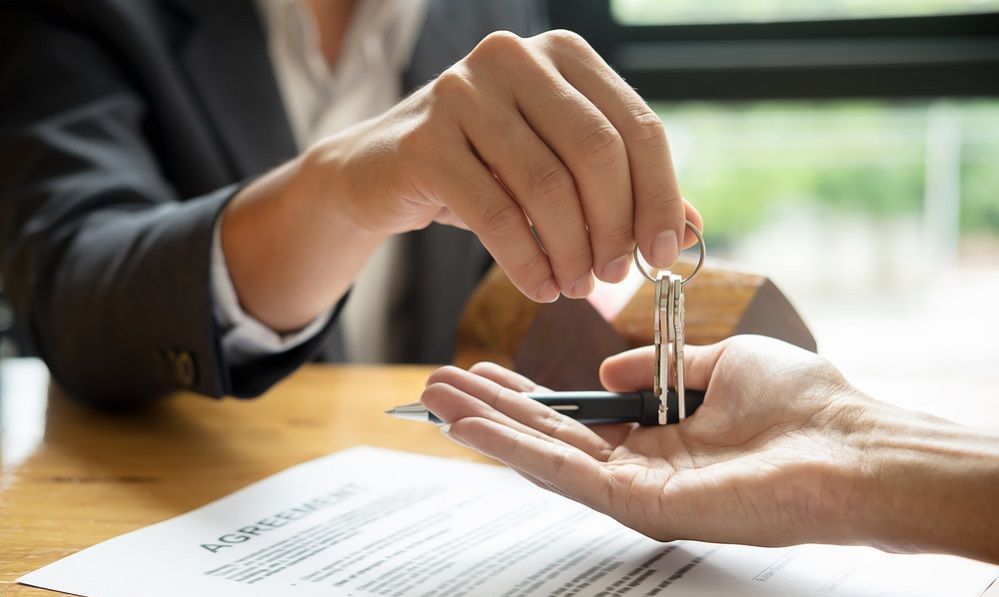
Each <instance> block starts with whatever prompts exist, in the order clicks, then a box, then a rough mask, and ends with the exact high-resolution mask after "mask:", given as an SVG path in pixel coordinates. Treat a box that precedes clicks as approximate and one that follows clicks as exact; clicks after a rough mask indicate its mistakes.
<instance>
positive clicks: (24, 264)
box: [0, 0, 541, 401]
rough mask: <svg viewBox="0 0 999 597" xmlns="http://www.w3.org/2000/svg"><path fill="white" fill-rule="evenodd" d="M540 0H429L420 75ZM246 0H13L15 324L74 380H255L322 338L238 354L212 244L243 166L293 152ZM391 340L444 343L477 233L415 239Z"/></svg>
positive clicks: (407, 351) (444, 350) (156, 388)
mask: <svg viewBox="0 0 999 597" xmlns="http://www.w3.org/2000/svg"><path fill="white" fill-rule="evenodd" d="M539 13H540V11H539V10H538V7H537V6H535V3H534V2H532V1H531V0H517V1H510V0H503V1H489V0H431V1H430V6H429V12H428V18H427V21H426V24H425V27H424V30H423V33H422V35H421V37H420V39H419V41H418V43H417V46H416V50H415V53H414V57H413V62H412V64H411V67H410V69H409V71H408V72H407V73H406V75H405V81H404V83H405V88H406V89H413V88H414V87H416V86H419V85H421V84H422V83H424V82H426V81H428V80H430V79H431V78H433V77H434V76H435V75H436V74H437V73H439V72H440V71H442V70H444V69H445V68H447V67H448V66H449V65H450V64H452V63H453V62H455V61H456V60H458V59H459V58H461V56H463V55H464V54H465V53H466V52H468V51H469V50H470V49H471V48H472V47H473V46H474V45H475V43H476V42H478V41H479V40H480V39H481V38H482V37H484V36H485V35H486V34H488V33H489V32H491V31H494V30H497V29H509V30H513V31H516V32H520V33H523V34H527V33H532V32H535V31H537V30H538V29H539V28H540V23H541V21H540V19H539V17H540V14H539ZM295 152H296V149H295V146H294V142H293V138H292V134H291V131H290V128H289V125H288V121H287V118H286V116H285V113H284V109H283V107H282V103H281V99H280V95H279V92H278V89H277V84H276V82H275V79H274V75H273V73H272V71H271V65H270V62H269V59H268V55H267V50H266V42H265V38H264V31H263V28H262V24H261V23H260V21H259V19H258V16H257V14H256V11H255V3H254V2H253V1H252V0H62V1H56V0H24V1H20V2H18V1H10V0H0V251H2V253H0V259H2V277H3V282H4V287H5V290H6V292H7V293H8V294H9V295H10V298H11V302H12V304H13V305H14V309H15V312H16V314H17V317H18V322H19V324H20V325H21V326H22V327H23V328H24V329H25V330H26V331H27V332H28V336H29V338H30V339H31V341H32V343H33V348H34V350H35V351H37V352H38V354H40V355H41V356H42V357H43V358H44V359H45V361H46V362H47V363H48V365H49V367H50V368H51V371H52V373H53V375H54V377H55V378H56V379H57V380H58V381H59V382H60V383H61V384H62V385H63V386H65V387H66V388H68V389H69V390H70V391H71V392H72V393H75V394H77V395H79V396H83V397H89V398H91V399H95V400H101V401H122V400H135V399H140V398H145V397H150V396H155V395H158V394H161V393H163V392H165V391H169V390H173V389H177V388H187V389H192V390H195V391H198V392H201V393H203V394H207V395H211V396H220V395H224V394H230V395H237V396H252V395H256V394H259V393H260V392H262V391H264V390H265V389H267V388H268V387H269V386H270V385H271V384H273V383H274V382H275V381H277V380H279V379H281V378H282V377H283V376H285V375H287V374H288V373H289V372H291V371H292V370H294V369H295V368H296V367H297V366H298V365H300V364H301V363H302V362H303V361H306V360H309V359H311V358H313V357H314V356H315V355H316V354H318V353H320V352H322V351H326V352H327V356H329V357H331V358H333V359H335V358H337V357H338V352H340V351H339V350H338V349H337V343H336V342H332V341H331V340H330V338H332V337H335V335H336V332H335V329H333V328H335V327H336V325H335V318H334V323H333V324H331V326H329V327H328V329H327V330H325V331H324V332H323V333H322V334H320V335H319V337H317V338H315V339H314V340H312V341H310V342H308V343H306V344H305V345H303V346H300V347H298V348H296V349H294V350H292V351H290V352H287V353H284V354H280V355H276V356H273V357H270V358H267V359H264V360H263V361H262V362H259V363H255V364H254V365H253V366H250V367H244V368H235V367H231V366H230V365H228V364H227V363H226V362H225V358H224V355H223V354H222V352H221V350H220V343H219V330H218V329H217V328H216V325H215V322H214V320H213V316H212V305H211V290H210V279H209V278H210V277H209V273H210V245H211V239H212V231H213V226H214V223H215V220H216V218H217V217H218V215H219V213H220V210H221V209H222V208H223V207H224V205H225V204H226V202H227V201H228V200H229V199H230V198H231V197H232V196H233V194H234V193H235V192H236V191H237V190H238V189H239V188H240V185H242V184H245V181H247V180H248V179H251V178H252V177H254V176H256V175H259V174H261V173H263V172H264V171H266V170H268V169H269V168H272V167H274V166H276V165H277V164H279V163H281V162H282V161H284V160H287V159H289V158H290V157H292V156H293V155H294V154H295ZM407 242H408V256H409V258H410V260H411V263H410V267H409V268H408V270H409V271H408V276H409V277H410V280H409V286H408V288H409V290H408V294H407V296H406V300H405V302H404V304H403V305H401V306H400V307H399V308H401V309H404V311H405V315H406V317H405V318H404V321H405V322H406V323H405V325H403V326H401V328H400V329H399V330H398V334H399V339H400V344H401V349H400V351H399V352H398V354H397V355H396V357H397V359H399V360H404V361H413V362H445V361H447V360H449V358H450V351H451V339H452V336H453V330H454V326H455V321H456V318H457V315H458V313H459V312H460V309H461V307H462V305H463V302H464V300H465V298H466V296H467V294H468V292H469V291H470V289H471V288H472V287H473V286H474V284H475V282H476V281H477V279H478V277H479V276H480V275H481V273H482V271H484V269H485V266H486V264H487V259H486V257H487V255H486V254H485V252H484V251H483V250H482V248H481V246H479V245H478V243H477V242H476V241H475V240H474V237H471V236H470V235H468V234H467V233H463V232H460V231H457V230H453V229H446V228H444V227H437V226H432V227H431V228H430V229H427V230H426V231H421V232H419V233H413V234H411V235H409V237H408V239H407Z"/></svg>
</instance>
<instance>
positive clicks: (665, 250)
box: [652, 230, 680, 267]
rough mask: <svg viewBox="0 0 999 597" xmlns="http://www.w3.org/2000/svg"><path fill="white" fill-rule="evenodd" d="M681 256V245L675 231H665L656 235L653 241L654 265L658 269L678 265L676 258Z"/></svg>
mask: <svg viewBox="0 0 999 597" xmlns="http://www.w3.org/2000/svg"><path fill="white" fill-rule="evenodd" d="M679 256H680V243H679V242H678V241H677V238H676V232H675V231H674V230H664V231H663V232H660V233H659V234H658V235H656V238H655V239H653V241H652V261H655V263H653V264H652V265H654V266H656V267H669V266H671V265H673V264H674V263H676V258H677V257H679Z"/></svg>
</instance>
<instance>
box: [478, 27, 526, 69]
mask: <svg viewBox="0 0 999 597" xmlns="http://www.w3.org/2000/svg"><path fill="white" fill-rule="evenodd" d="M525 49H526V48H525V46H524V40H523V39H522V38H521V37H520V36H518V35H517V34H515V33H511V32H509V31H494V32H492V33H490V34H489V35H487V36H485V37H484V38H483V39H482V41H480V42H479V43H478V45H477V46H475V48H474V49H473V50H472V51H471V52H470V53H469V55H468V59H469V61H470V62H473V63H474V62H477V61H480V60H485V61H492V60H495V59H504V58H507V57H509V56H511V55H513V56H517V55H520V54H522V53H523V52H524V51H525Z"/></svg>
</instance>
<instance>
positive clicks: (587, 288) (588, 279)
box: [566, 274, 593, 298]
mask: <svg viewBox="0 0 999 597" xmlns="http://www.w3.org/2000/svg"><path fill="white" fill-rule="evenodd" d="M592 291H593V276H591V275H590V274H586V275H585V276H583V277H582V278H579V279H578V280H576V281H575V282H573V283H572V284H569V289H568V290H567V291H566V296H569V297H571V298H583V297H584V296H586V295H588V294H590V292H592Z"/></svg>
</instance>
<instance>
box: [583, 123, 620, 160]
mask: <svg viewBox="0 0 999 597" xmlns="http://www.w3.org/2000/svg"><path fill="white" fill-rule="evenodd" d="M579 147H580V151H581V152H582V155H583V157H584V159H585V160H586V163H587V164H588V165H590V166H594V167H600V166H606V165H608V164H612V163H614V162H617V161H618V160H620V159H621V158H622V157H623V156H624V151H625V150H624V141H623V140H622V139H621V135H620V134H619V133H618V132H617V130H615V129H614V127H612V126H610V125H609V124H608V125H604V126H601V127H599V128H597V129H595V130H593V131H591V132H589V133H587V134H586V135H585V136H584V137H583V138H582V140H581V141H580V143H579Z"/></svg>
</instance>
